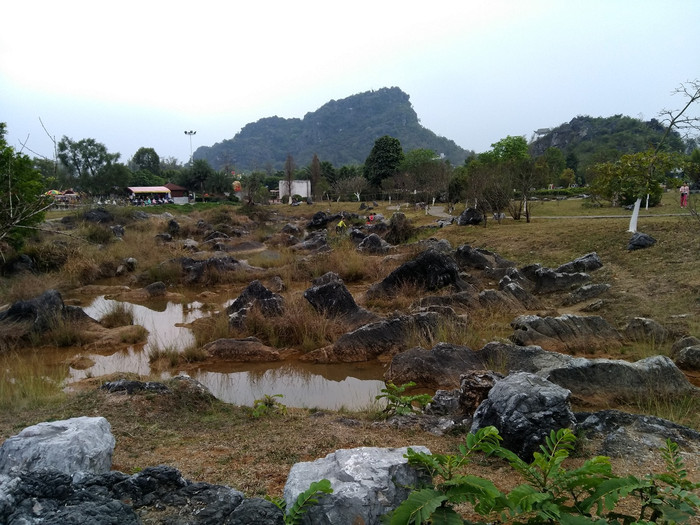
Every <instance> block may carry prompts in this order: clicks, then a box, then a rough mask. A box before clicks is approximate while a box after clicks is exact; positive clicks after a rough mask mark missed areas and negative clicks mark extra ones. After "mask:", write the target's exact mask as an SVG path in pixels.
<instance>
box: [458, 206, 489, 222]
mask: <svg viewBox="0 0 700 525" xmlns="http://www.w3.org/2000/svg"><path fill="white" fill-rule="evenodd" d="M455 222H456V223H457V226H476V225H477V224H481V223H482V222H484V216H483V215H482V214H481V212H480V211H478V210H476V209H474V208H467V209H466V210H464V211H463V212H462V213H460V214H459V216H458V217H457V218H456V219H455Z"/></svg>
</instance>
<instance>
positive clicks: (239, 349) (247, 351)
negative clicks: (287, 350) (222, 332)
mask: <svg viewBox="0 0 700 525" xmlns="http://www.w3.org/2000/svg"><path fill="white" fill-rule="evenodd" d="M202 350H203V351H204V352H206V353H207V355H210V356H211V357H216V358H219V359H223V360H225V361H234V362H240V363H251V362H259V361H261V362H266V361H279V360H280V359H282V357H281V356H280V353H279V351H278V350H276V349H275V348H272V347H271V346H267V345H264V344H263V342H262V341H260V339H258V338H257V337H246V338H243V339H233V338H222V339H217V340H216V341H212V342H211V343H207V344H205V345H204V346H203V347H202Z"/></svg>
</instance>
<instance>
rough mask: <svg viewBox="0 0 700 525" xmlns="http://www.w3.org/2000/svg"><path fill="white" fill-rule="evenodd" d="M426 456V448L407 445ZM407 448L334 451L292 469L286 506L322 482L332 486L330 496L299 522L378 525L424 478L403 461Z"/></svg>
mask: <svg viewBox="0 0 700 525" xmlns="http://www.w3.org/2000/svg"><path fill="white" fill-rule="evenodd" d="M411 448H412V449H413V450H415V451H418V452H424V453H427V454H429V453H430V450H428V449H427V448H425V447H421V446H417V447H411ZM406 451H407V448H406V447H403V448H374V447H361V448H354V449H343V450H336V451H335V452H332V453H330V454H328V455H327V456H326V457H324V458H320V459H317V460H316V461H312V462H303V463H296V464H294V465H293V466H292V468H291V470H290V471H289V476H288V477H287V483H286V485H285V486H284V499H285V501H286V503H287V507H290V508H291V506H292V505H293V504H294V502H295V501H296V499H297V497H298V496H299V494H301V493H302V492H304V491H305V490H306V489H308V488H309V485H311V483H313V482H315V481H319V480H321V479H327V480H329V481H330V482H331V487H332V488H333V493H332V494H324V495H323V496H321V497H319V499H318V503H317V504H316V505H313V506H311V507H310V508H309V511H308V512H307V514H306V515H305V516H304V518H303V519H302V523H303V524H306V525H337V524H340V523H348V524H350V523H358V524H359V523H367V524H369V523H379V522H380V517H381V516H382V515H383V514H386V513H387V512H389V511H390V510H393V509H395V508H396V507H397V506H398V505H399V504H400V503H401V502H403V501H404V500H405V499H406V498H407V497H408V495H409V494H410V492H411V490H412V487H416V486H420V485H421V483H425V482H426V481H427V480H426V479H425V477H424V476H421V475H420V474H419V473H418V472H417V471H416V470H415V469H414V468H413V467H410V466H409V465H408V460H407V459H406V458H405V457H404V455H405V454H406Z"/></svg>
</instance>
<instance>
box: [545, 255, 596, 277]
mask: <svg viewBox="0 0 700 525" xmlns="http://www.w3.org/2000/svg"><path fill="white" fill-rule="evenodd" d="M602 267H603V261H602V260H601V258H600V256H599V255H598V254H597V253H596V252H591V253H587V254H586V255H582V256H581V257H578V258H576V259H574V260H573V261H571V262H568V263H565V264H562V265H561V266H559V267H558V268H556V269H555V270H554V271H555V272H557V273H586V272H592V271H594V270H597V269H598V268H602Z"/></svg>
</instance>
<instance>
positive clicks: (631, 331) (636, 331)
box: [624, 317, 668, 344]
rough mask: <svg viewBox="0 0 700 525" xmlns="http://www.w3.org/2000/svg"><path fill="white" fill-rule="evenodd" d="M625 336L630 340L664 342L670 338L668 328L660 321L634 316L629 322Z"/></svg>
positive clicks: (653, 342)
mask: <svg viewBox="0 0 700 525" xmlns="http://www.w3.org/2000/svg"><path fill="white" fill-rule="evenodd" d="M624 333H625V337H627V339H629V340H630V341H635V342H649V343H652V344H662V343H665V342H666V339H668V330H666V328H664V327H663V326H662V325H661V324H660V323H659V322H658V321H655V320H653V319H647V318H645V317H634V318H633V319H631V320H630V322H629V323H627V326H626V327H625V330H624Z"/></svg>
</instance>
